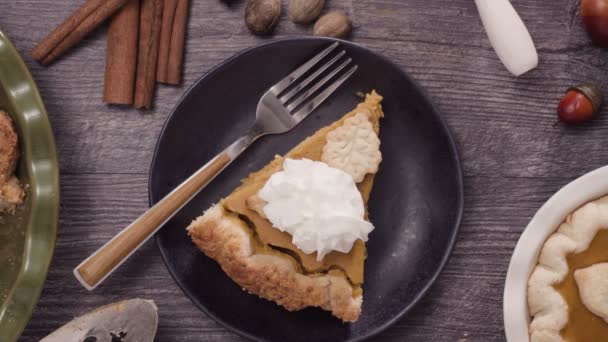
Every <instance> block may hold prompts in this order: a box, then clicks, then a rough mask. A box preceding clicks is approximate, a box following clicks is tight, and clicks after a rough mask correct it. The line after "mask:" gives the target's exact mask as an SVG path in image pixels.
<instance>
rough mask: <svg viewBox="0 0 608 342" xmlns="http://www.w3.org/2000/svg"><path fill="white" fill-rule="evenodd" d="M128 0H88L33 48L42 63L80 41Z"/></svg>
mask: <svg viewBox="0 0 608 342" xmlns="http://www.w3.org/2000/svg"><path fill="white" fill-rule="evenodd" d="M127 1H128V0H88V1H87V2H86V3H84V4H83V5H82V6H80V8H78V10H76V12H74V13H73V14H72V15H71V16H70V17H69V18H68V19H66V20H65V21H64V22H63V23H62V24H61V25H59V26H58V27H57V28H56V29H55V30H53V32H51V33H50V34H49V35H47V36H46V37H45V38H44V39H43V40H42V41H40V43H38V45H37V46H36V47H35V48H34V49H33V50H32V56H33V57H34V59H36V60H37V61H38V62H39V63H40V64H42V65H47V64H50V63H51V62H53V61H54V60H55V59H56V58H57V57H59V56H61V55H62V54H63V53H64V52H65V51H67V50H68V49H69V48H71V47H72V46H74V45H76V44H77V43H78V42H80V41H81V40H82V39H83V38H84V37H85V36H86V35H87V34H89V33H90V32H91V31H93V30H94V29H95V28H96V27H97V26H99V25H100V24H101V23H102V22H104V21H105V20H106V19H107V18H109V17H110V16H111V15H112V14H114V13H116V11H118V9H120V8H121V7H122V6H123V5H124V4H125V3H126V2H127Z"/></svg>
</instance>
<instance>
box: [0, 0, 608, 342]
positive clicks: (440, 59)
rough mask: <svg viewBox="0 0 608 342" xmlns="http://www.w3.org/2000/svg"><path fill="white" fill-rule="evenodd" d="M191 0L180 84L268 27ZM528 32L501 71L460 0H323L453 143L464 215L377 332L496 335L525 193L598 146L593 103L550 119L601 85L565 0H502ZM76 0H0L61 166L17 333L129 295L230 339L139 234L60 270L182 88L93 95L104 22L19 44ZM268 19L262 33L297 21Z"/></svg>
mask: <svg viewBox="0 0 608 342" xmlns="http://www.w3.org/2000/svg"><path fill="white" fill-rule="evenodd" d="M232 3H233V4H232V6H230V7H228V6H226V5H225V4H224V3H223V2H221V1H219V0H210V1H192V2H191V8H190V22H189V27H188V36H187V39H186V54H185V64H184V74H183V78H184V81H183V84H185V85H188V84H191V83H192V82H193V81H194V80H196V79H197V78H198V77H200V76H201V75H202V74H204V73H205V72H207V71H209V70H210V69H211V68H212V67H213V66H215V65H216V64H218V63H219V62H221V61H222V60H224V59H226V58H227V57H230V56H231V55H233V54H234V53H236V52H238V51H240V50H242V49H245V48H247V47H250V46H252V45H254V44H257V43H260V42H264V41H267V40H268V39H271V38H259V37H254V36H252V35H250V34H249V32H248V30H247V28H246V27H245V25H244V22H243V10H244V6H245V1H243V0H240V1H232ZM512 3H513V5H514V6H515V7H516V9H517V10H518V11H519V12H520V14H521V16H522V18H523V20H524V21H525V22H526V24H527V25H528V28H529V29H530V32H531V34H532V37H533V39H534V41H535V43H536V45H537V47H538V50H539V56H540V65H539V67H538V68H537V69H536V70H534V71H532V72H530V73H529V74H527V75H525V76H523V77H520V78H513V77H511V76H510V75H509V74H508V72H507V71H506V70H505V69H504V67H503V66H502V65H501V64H500V62H499V61H498V59H497V58H496V56H495V54H494V52H493V50H492V48H491V46H490V44H489V42H488V39H487V37H486V35H485V33H484V31H483V27H482V25H481V22H480V20H479V18H478V16H477V11H476V8H475V5H474V2H473V1H471V0H408V1H403V0H359V1H356V0H340V1H338V0H332V1H328V5H327V6H328V7H330V8H332V9H342V10H344V11H345V12H347V13H348V14H349V15H350V16H351V17H352V19H353V23H354V31H353V36H352V40H353V41H355V42H357V43H360V44H362V45H364V46H366V47H368V48H370V49H372V50H374V51H377V52H379V53H382V54H384V55H386V56H387V57H388V58H390V59H391V60H393V61H394V62H395V63H397V64H398V65H399V66H401V67H402V68H403V69H404V70H406V71H407V72H409V73H410V74H411V76H412V77H413V78H414V79H416V80H417V81H418V82H419V83H420V84H421V85H422V86H424V87H425V88H426V89H427V91H428V93H429V94H430V96H431V97H432V98H433V99H434V100H435V102H436V103H437V106H438V108H439V110H440V111H441V112H442V113H443V115H444V117H445V119H446V120H447V122H448V124H449V126H450V127H451V129H452V131H453V133H454V135H455V138H456V140H457V143H458V146H459V148H460V152H461V157H462V162H463V167H464V172H465V176H466V178H465V187H466V190H465V192H466V194H465V201H466V202H465V215H464V222H463V225H462V228H461V233H460V235H459V238H458V242H457V246H456V249H455V250H454V253H453V256H452V258H451V259H450V262H449V264H448V266H447V268H446V269H445V271H444V272H443V273H442V275H441V276H440V278H439V280H438V282H437V283H436V285H434V286H433V287H432V289H431V291H430V293H429V294H428V295H427V296H426V297H425V298H424V300H423V301H422V303H420V305H418V306H417V307H416V308H415V309H414V311H413V312H411V313H410V314H408V315H407V316H406V317H405V318H403V319H402V320H401V321H400V322H398V323H397V324H396V325H395V326H394V327H392V328H391V329H389V330H388V331H387V332H386V333H384V334H382V335H381V336H380V337H378V338H377V339H375V340H377V341H404V340H407V341H459V340H460V339H461V338H463V337H465V336H466V339H467V341H469V342H470V341H479V342H493V341H504V340H505V337H504V332H503V326H502V290H503V283H504V277H505V273H506V270H507V266H508V262H509V258H510V255H511V253H512V251H513V248H514V247H515V244H516V242H517V239H518V238H519V235H520V234H521V232H522V230H523V229H524V227H525V226H526V225H527V223H528V221H529V220H530V218H531V217H532V215H533V214H534V213H535V212H536V210H537V209H538V208H539V207H540V205H541V204H542V203H543V202H544V201H545V200H547V199H548V198H549V197H550V196H551V195H552V194H553V193H554V192H555V191H557V190H558V189H559V188H560V187H562V186H563V185H565V184H567V183H568V182H569V181H571V180H573V179H574V178H576V177H578V176H580V175H582V174H584V173H586V172H588V171H591V170H593V169H595V168H598V167H600V166H603V165H605V164H606V162H607V161H608V148H606V147H605V146H606V143H607V139H608V138H606V136H607V133H608V112H607V111H606V110H604V112H603V113H602V116H601V117H600V118H599V119H597V120H595V121H594V122H592V123H589V124H585V125H583V126H581V127H577V128H565V127H558V128H553V127H552V123H553V122H554V120H555V107H556V105H557V101H558V99H559V98H560V96H561V95H562V93H563V92H564V91H565V90H566V89H567V88H568V87H569V86H571V85H573V84H575V83H577V82H581V81H591V82H596V83H597V84H599V85H600V86H601V87H602V88H603V90H604V91H606V92H608V77H606V76H607V74H608V68H607V66H608V51H607V50H602V49H598V48H595V47H592V46H591V45H590V40H589V39H588V38H587V36H586V34H585V32H584V31H583V30H582V28H581V26H580V23H579V19H578V12H577V7H578V1H577V0H553V1H546V0H512ZM80 4H81V1H79V0H62V1H52V0H8V1H7V2H6V3H3V5H2V10H1V11H0V29H2V30H4V32H5V33H7V34H8V35H9V36H10V37H11V38H12V39H13V41H14V43H15V44H16V46H17V48H18V50H19V51H20V52H22V54H23V55H24V57H25V59H26V62H27V64H28V66H29V67H30V68H31V70H32V74H33V76H34V78H35V79H36V81H37V82H38V85H39V87H40V91H41V93H42V96H43V98H44V100H45V103H46V105H47V109H48V111H49V115H50V117H51V121H52V124H53V129H54V131H55V135H56V139H57V144H58V150H59V158H60V164H61V171H62V178H61V181H62V211H61V222H60V227H59V237H58V243H57V249H56V254H55V258H54V260H53V263H52V266H51V269H50V273H49V276H48V281H47V283H46V287H45V289H44V292H43V294H42V297H41V300H40V303H39V304H38V306H37V308H36V311H35V313H34V316H33V317H32V320H31V322H30V323H29V325H28V327H27V329H26V330H25V332H24V334H23V338H22V340H23V341H37V340H38V339H40V338H41V337H42V336H44V335H46V334H48V333H50V332H51V331H52V330H53V329H56V328H57V327H59V326H60V325H61V324H63V323H65V322H67V321H68V320H70V319H71V318H73V317H74V316H75V315H77V314H80V313H83V312H85V311H88V310H91V309H93V308H95V307H97V306H100V305H102V304H106V303H109V302H112V301H116V300H120V299H125V298H132V297H144V298H151V299H154V300H156V302H157V303H158V305H159V309H160V328H159V334H158V341H201V340H202V341H243V339H241V338H239V337H237V336H236V335H234V334H232V333H230V332H228V331H226V330H224V329H223V328H222V327H221V326H219V325H218V324H216V323H215V322H214V321H212V320H211V319H209V318H208V317H206V316H205V315H204V314H203V313H201V312H200V311H198V310H197V309H196V308H195V307H194V306H193V305H192V304H191V303H190V301H189V300H188V299H187V298H186V297H185V296H184V295H183V294H182V292H181V291H180V290H179V289H178V288H177V286H176V285H175V284H174V282H173V281H172V280H171V278H170V276H169V274H168V272H167V271H166V269H165V267H164V265H163V264H162V262H161V260H160V257H159V254H158V251H157V248H156V246H155V245H154V244H153V243H147V244H146V245H145V247H144V248H143V249H142V250H141V251H139V252H138V253H137V254H136V255H134V257H133V258H132V259H131V260H130V261H129V262H128V263H127V264H125V265H124V266H123V267H122V268H121V269H119V270H118V272H117V273H116V274H114V275H113V276H112V277H111V278H109V279H108V280H107V283H104V284H103V285H102V286H101V287H100V288H99V289H97V290H96V291H95V292H92V293H88V292H87V291H86V290H84V288H82V287H81V286H80V285H79V284H78V283H77V281H76V279H74V277H73V276H72V274H71V270H72V269H73V268H74V267H75V266H76V265H77V264H78V263H80V262H81V261H82V260H83V259H84V258H85V257H86V256H88V255H89V254H90V253H92V252H93V251H94V250H96V249H97V248H98V247H99V246H101V245H102V244H103V243H105V242H106V241H107V240H108V239H109V238H111V237H112V236H113V234H115V233H117V232H118V231H119V230H120V229H121V228H122V227H124V226H126V225H127V224H128V223H130V222H131V221H132V220H133V219H135V218H136V217H137V216H138V215H139V214H141V213H142V212H143V211H144V210H145V209H146V208H147V171H148V168H149V165H150V161H151V158H152V151H153V148H154V144H155V142H156V139H157V137H158V134H159V132H160V129H161V127H162V124H163V122H164V120H165V118H166V116H167V114H168V113H169V111H170V110H171V108H172V107H173V106H174V105H175V103H176V102H177V101H178V99H179V98H180V96H181V95H182V94H183V92H184V90H185V89H184V88H183V87H164V86H163V87H158V89H157V92H156V97H157V98H156V101H155V104H156V105H155V109H154V110H153V111H151V112H145V113H140V112H137V111H135V110H126V109H124V108H118V107H107V106H105V105H103V104H102V101H101V94H102V88H103V72H102V71H103V68H104V58H103V56H104V54H105V47H106V42H105V36H106V28H105V27H103V28H100V29H98V30H96V31H94V32H93V33H92V34H91V35H89V36H88V37H87V38H86V39H85V41H83V42H82V44H80V46H78V47H77V48H75V49H72V50H71V51H70V53H68V54H67V55H66V56H63V57H62V58H61V59H60V60H58V61H57V62H56V63H54V64H53V66H52V67H50V68H43V67H41V66H39V65H38V64H37V63H35V62H34V61H33V60H32V59H31V57H29V53H28V52H29V51H30V50H31V49H32V47H33V46H34V44H35V43H36V42H37V41H39V40H40V39H41V38H42V37H43V36H44V35H45V34H46V33H47V32H48V30H49V29H50V28H51V27H53V26H54V25H56V24H59V23H60V22H61V21H62V20H63V19H64V18H65V17H66V15H67V14H68V13H70V12H71V11H73V10H74V9H75V8H77V7H78V6H79V5H80ZM283 12H284V14H283V16H282V18H281V22H280V23H279V26H278V27H277V30H276V32H275V35H274V36H273V37H272V38H281V37H287V36H293V35H298V34H310V31H311V30H312V28H311V27H300V26H296V25H294V24H292V23H291V22H289V20H288V19H287V17H286V11H283Z"/></svg>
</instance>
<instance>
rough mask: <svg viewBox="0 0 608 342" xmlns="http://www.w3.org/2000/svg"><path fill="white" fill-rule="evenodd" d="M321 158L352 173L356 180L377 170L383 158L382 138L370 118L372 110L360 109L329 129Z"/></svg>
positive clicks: (358, 180)
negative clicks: (337, 125)
mask: <svg viewBox="0 0 608 342" xmlns="http://www.w3.org/2000/svg"><path fill="white" fill-rule="evenodd" d="M321 161H323V162H324V163H326V164H327V165H329V166H331V167H335V168H337V169H340V170H342V171H344V172H346V173H348V174H350V175H351V176H353V178H354V180H355V182H357V183H359V182H361V181H362V180H363V178H364V177H365V175H366V174H368V173H376V172H378V165H380V162H381V161H382V154H381V153H380V139H378V135H377V134H376V132H375V131H374V127H373V126H372V123H371V122H370V120H369V113H366V112H364V111H360V112H358V113H357V114H355V115H354V116H352V117H350V118H348V119H346V120H344V124H342V126H340V127H338V128H336V129H334V130H333V131H331V132H329V133H327V143H326V144H325V147H323V155H322V156H321Z"/></svg>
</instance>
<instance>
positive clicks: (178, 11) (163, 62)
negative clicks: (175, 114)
mask: <svg viewBox="0 0 608 342" xmlns="http://www.w3.org/2000/svg"><path fill="white" fill-rule="evenodd" d="M164 6H165V7H164V9H163V24H162V29H161V38H160V50H159V58H158V70H157V75H156V80H157V81H158V82H162V83H169V84H179V83H180V81H181V74H182V64H183V58H184V40H185V37H186V27H187V24H188V7H189V0H164Z"/></svg>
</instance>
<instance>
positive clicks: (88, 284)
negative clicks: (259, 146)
mask: <svg viewBox="0 0 608 342" xmlns="http://www.w3.org/2000/svg"><path fill="white" fill-rule="evenodd" d="M338 46H339V44H338V43H337V42H336V43H333V44H332V45H331V46H329V47H328V48H326V49H325V50H323V51H322V52H320V53H319V54H317V55H316V56H315V57H313V58H312V59H311V60H309V61H308V62H306V63H304V65H302V66H301V67H299V68H297V69H296V70H295V71H293V72H292V73H291V74H289V75H288V76H287V77H285V78H284V79H283V80H281V81H279V83H277V84H275V85H274V86H272V87H271V88H270V89H268V91H266V93H264V95H263V96H262V98H261V99H260V101H259V103H258V108H257V111H256V120H255V122H254V124H253V126H252V127H251V129H250V130H249V132H247V133H246V134H245V135H244V136H242V137H241V138H239V139H237V140H236V141H235V142H234V143H233V144H232V145H230V146H229V147H228V148H226V149H225V150H224V151H223V152H221V153H220V154H218V155H217V156H216V157H215V158H213V159H211V161H209V162H208V163H207V164H205V165H204V166H203V167H201V168H200V169H199V170H198V171H196V172H195V173H194V174H193V175H192V176H190V178H188V179H187V180H185V181H184V182H183V183H182V184H180V185H179V186H177V188H175V189H174V190H173V191H172V192H171V193H169V194H168V195H167V196H165V198H163V199H162V200H161V201H160V202H158V203H157V204H156V205H155V206H153V207H152V208H150V209H149V210H148V211H146V212H145V213H144V214H143V215H141V216H140V217H139V218H138V219H136V220H135V221H134V222H133V223H131V225H129V226H128V227H127V228H125V229H124V230H122V231H121V232H120V233H118V235H116V236H115V237H114V238H113V239H112V240H110V241H109V242H107V243H106V244H105V245H103V246H102V247H101V248H100V249H98V250H97V251H96V252H95V253H93V254H92V255H91V256H90V257H88V258H87V259H86V260H85V261H83V262H82V263H81V264H80V265H78V266H77V267H76V268H75V269H74V275H75V276H76V278H77V279H78V280H79V281H80V283H81V284H82V285H83V286H84V287H85V288H87V289H88V290H92V289H94V288H95V287H97V285H99V284H100V283H101V282H102V281H103V280H104V279H105V278H106V277H108V276H109V275H110V274H111V273H112V272H113V271H114V270H115V269H116V268H117V267H118V266H120V265H121V264H122V263H123V262H124V261H125V260H126V259H127V258H128V257H129V256H130V255H131V254H133V252H134V251H136V250H137V249H138V248H139V247H140V246H141V245H142V244H143V243H144V242H146V241H147V240H148V239H149V238H150V237H151V236H152V235H154V233H156V232H157V231H158V230H159V229H160V228H161V227H162V226H163V225H164V224H165V223H166V222H167V221H168V220H169V219H171V217H173V215H175V213H176V212H177V211H179V210H180V209H181V208H182V207H183V206H184V205H185V204H186V203H188V202H189V201H190V200H191V199H192V198H193V197H194V196H195V195H196V194H197V193H199V192H200V191H201V190H202V189H203V188H204V187H205V186H206V185H207V184H208V183H209V182H210V181H211V180H213V178H215V176H217V175H218V174H219V173H220V172H221V171H222V170H224V169H225V168H226V167H227V166H228V165H229V164H230V163H231V162H232V161H233V160H234V159H236V158H237V157H238V156H239V155H240V154H241V153H242V152H243V151H244V150H245V149H246V148H247V147H249V145H251V143H253V142H254V141H255V140H256V139H258V138H259V137H261V136H263V135H267V134H280V133H285V132H287V131H289V130H291V129H292V128H294V127H295V126H296V125H297V124H298V123H300V122H301V121H302V120H303V119H304V118H306V117H307V116H308V115H309V114H310V113H312V112H313V111H314V110H315V109H316V108H317V107H318V106H319V105H320V104H321V103H323V102H324V101H325V100H326V99H327V98H328V97H329V96H330V95H331V94H333V92H334V91H336V89H338V88H339V87H340V86H341V85H342V84H343V83H344V82H345V81H346V80H347V79H348V78H349V77H350V76H352V75H353V74H354V73H355V71H356V70H357V65H354V63H353V62H352V59H351V58H348V57H347V56H346V51H344V50H342V51H339V52H338V51H337V50H336V49H337V48H338ZM336 52H337V53H336ZM235 82H238V80H235Z"/></svg>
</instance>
